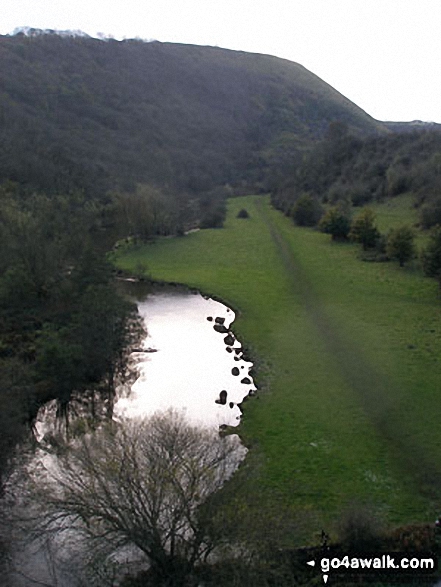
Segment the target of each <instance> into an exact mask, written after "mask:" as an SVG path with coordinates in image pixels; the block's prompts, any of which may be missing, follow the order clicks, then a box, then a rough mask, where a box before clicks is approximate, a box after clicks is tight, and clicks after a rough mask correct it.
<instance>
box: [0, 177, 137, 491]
mask: <svg viewBox="0 0 441 587" xmlns="http://www.w3.org/2000/svg"><path fill="white" fill-rule="evenodd" d="M110 208H111V206H110V204H109V203H107V204H106V203H104V202H101V203H100V204H98V203H97V202H90V201H86V200H85V198H84V195H83V194H81V193H75V194H72V195H70V196H66V195H63V196H61V195H57V196H54V195H52V196H51V197H48V196H46V195H44V194H29V193H27V192H23V191H22V190H21V189H20V188H19V186H18V185H16V184H12V183H6V184H3V185H2V186H0V250H1V254H0V332H1V335H0V364H1V369H0V372H1V376H0V378H1V381H0V404H1V409H0V427H1V429H2V435H1V441H0V442H1V444H0V475H1V477H0V479H1V480H4V477H5V475H6V474H7V472H8V470H9V465H10V464H11V458H12V456H13V447H14V446H16V444H17V442H18V441H20V440H21V439H22V438H26V437H28V436H29V430H30V427H29V424H32V421H33V419H34V418H35V416H36V414H37V411H38V409H39V407H41V406H42V405H43V404H44V403H46V402H47V401H49V400H52V399H55V400H57V402H58V406H59V412H60V415H64V416H65V417H67V416H68V412H69V405H70V403H71V401H72V399H73V398H74V397H76V396H78V395H81V396H82V397H83V398H87V399H88V401H89V402H90V404H91V405H93V400H94V399H96V400H97V403H99V402H98V400H99V401H101V402H107V404H110V403H111V400H112V397H113V394H114V390H115V386H116V384H117V381H118V380H119V379H120V378H123V377H124V376H125V375H126V374H127V369H128V352H129V350H130V345H131V343H132V341H133V340H134V338H136V337H137V336H138V334H137V333H138V328H137V325H136V313H135V308H134V307H133V306H132V305H131V304H129V303H128V302H127V301H125V300H124V299H123V298H122V297H121V296H120V295H119V294H118V292H117V290H116V288H115V284H114V274H113V268H112V266H111V265H110V263H109V262H108V261H107V260H106V258H105V256H104V254H103V250H105V248H106V247H107V239H108V231H109V230H110V227H109V224H111V223H110V216H111V213H110Z"/></svg>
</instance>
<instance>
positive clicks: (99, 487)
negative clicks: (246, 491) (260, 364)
mask: <svg viewBox="0 0 441 587" xmlns="http://www.w3.org/2000/svg"><path fill="white" fill-rule="evenodd" d="M236 440H237V438H236V437H228V436H227V437H222V436H220V435H219V433H218V432H217V431H211V430H207V429H199V428H195V427H193V426H191V425H190V424H189V423H187V421H186V420H185V419H184V418H183V417H181V416H180V415H179V414H177V413H176V412H166V413H162V414H156V415H154V416H152V417H151V418H148V419H142V420H127V421H123V422H121V423H118V424H115V423H112V424H110V425H108V426H106V427H103V428H102V429H100V430H98V431H96V432H94V433H91V434H86V435H84V436H83V437H82V438H81V440H76V441H75V443H74V444H73V445H72V446H69V447H67V448H66V449H65V450H63V451H61V452H60V454H59V455H58V456H57V458H56V459H55V458H50V459H48V460H46V463H45V461H44V460H43V461H42V463H41V464H40V466H39V467H35V468H33V469H32V470H31V477H32V480H33V485H32V492H31V496H32V500H33V501H32V503H33V504H34V505H35V504H36V507H37V508H38V510H39V516H38V519H39V531H40V532H42V533H44V535H45V536H48V535H51V534H52V535H53V536H55V537H56V540H58V541H60V540H61V539H62V538H61V537H62V536H63V535H65V536H66V537H67V538H69V540H72V539H74V540H77V541H80V542H81V543H82V545H84V544H87V548H88V549H90V552H94V553H95V554H96V555H98V556H100V557H102V560H104V559H106V560H111V561H113V562H115V561H117V562H118V561H121V560H123V559H124V557H127V556H129V557H132V558H133V557H134V558H136V555H138V557H141V558H144V560H146V561H147V562H148V565H149V568H150V572H151V574H152V576H154V577H155V578H156V580H157V584H158V585H161V584H162V585H184V584H186V583H185V581H186V580H187V578H188V577H191V575H192V573H193V570H194V568H195V567H196V566H197V565H198V564H199V563H201V562H204V561H206V559H207V557H208V556H209V555H210V553H212V552H213V550H214V549H215V548H216V546H218V545H219V544H218V542H217V541H216V538H215V537H213V535H211V534H210V531H209V528H210V521H209V518H210V516H207V515H206V512H205V515H203V516H202V515H201V513H200V512H201V506H202V505H204V504H205V506H206V504H207V500H208V498H209V497H210V496H211V495H212V494H213V493H214V492H216V491H217V490H219V489H220V488H221V486H222V485H223V484H224V482H225V480H226V479H227V478H228V477H229V476H230V475H231V474H232V473H233V472H234V470H235V469H236V468H237V466H238V463H239V461H240V460H241V458H243V453H244V450H245V449H243V447H242V446H241V445H240V444H239V443H238V442H236Z"/></svg>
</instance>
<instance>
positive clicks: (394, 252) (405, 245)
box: [386, 226, 415, 267]
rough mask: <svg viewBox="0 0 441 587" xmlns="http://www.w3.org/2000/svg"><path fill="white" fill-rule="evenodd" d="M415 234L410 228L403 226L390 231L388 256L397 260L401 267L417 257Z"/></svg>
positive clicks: (387, 243) (387, 242) (387, 246)
mask: <svg viewBox="0 0 441 587" xmlns="http://www.w3.org/2000/svg"><path fill="white" fill-rule="evenodd" d="M414 238H415V234H414V232H413V230H412V229H411V227H410V226H401V227H400V228H395V229H393V230H391V231H390V233H389V234H388V236H387V241H386V254H387V256H388V257H390V258H391V259H397V260H398V261H399V263H400V267H403V265H404V263H405V262H406V261H408V260H409V259H411V258H412V257H414V256H415V244H414Z"/></svg>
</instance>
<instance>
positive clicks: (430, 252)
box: [421, 225, 441, 285]
mask: <svg viewBox="0 0 441 587" xmlns="http://www.w3.org/2000/svg"><path fill="white" fill-rule="evenodd" d="M421 257H422V263H423V270H424V273H425V274H426V275H428V276H429V277H440V276H441V225H438V226H436V227H435V228H434V229H433V230H432V233H431V236H430V242H429V244H428V245H427V247H426V248H425V249H424V251H423V252H422V255H421ZM440 285H441V283H440Z"/></svg>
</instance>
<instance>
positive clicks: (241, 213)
mask: <svg viewBox="0 0 441 587" xmlns="http://www.w3.org/2000/svg"><path fill="white" fill-rule="evenodd" d="M249 217H250V215H249V214H248V211H247V210H245V208H241V209H240V210H239V212H238V213H237V218H249Z"/></svg>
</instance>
